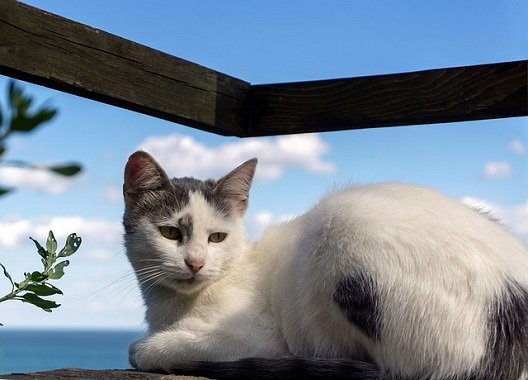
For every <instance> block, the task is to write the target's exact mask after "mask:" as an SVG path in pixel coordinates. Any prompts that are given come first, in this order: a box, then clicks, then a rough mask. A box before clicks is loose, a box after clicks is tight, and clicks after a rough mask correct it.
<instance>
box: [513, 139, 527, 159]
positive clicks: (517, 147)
mask: <svg viewBox="0 0 528 380" xmlns="http://www.w3.org/2000/svg"><path fill="white" fill-rule="evenodd" d="M509 147H510V150H511V151H512V152H513V153H515V154H518V155H523V154H526V144H525V143H524V141H522V140H520V139H513V140H511V141H510V144H509Z"/></svg>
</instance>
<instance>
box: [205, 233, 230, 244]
mask: <svg viewBox="0 0 528 380" xmlns="http://www.w3.org/2000/svg"><path fill="white" fill-rule="evenodd" d="M226 237H227V234H226V233H225V232H213V233H212V234H211V235H209V243H220V242H222V241H224V240H225V238H226Z"/></svg>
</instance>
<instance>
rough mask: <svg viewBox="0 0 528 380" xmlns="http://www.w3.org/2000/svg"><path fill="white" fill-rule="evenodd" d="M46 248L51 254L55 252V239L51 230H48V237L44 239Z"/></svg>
mask: <svg viewBox="0 0 528 380" xmlns="http://www.w3.org/2000/svg"><path fill="white" fill-rule="evenodd" d="M46 249H47V251H48V252H49V253H50V254H51V255H54V254H55V252H57V240H56V239H55V236H54V235H53V232H51V231H50V232H49V234H48V239H47V240H46Z"/></svg>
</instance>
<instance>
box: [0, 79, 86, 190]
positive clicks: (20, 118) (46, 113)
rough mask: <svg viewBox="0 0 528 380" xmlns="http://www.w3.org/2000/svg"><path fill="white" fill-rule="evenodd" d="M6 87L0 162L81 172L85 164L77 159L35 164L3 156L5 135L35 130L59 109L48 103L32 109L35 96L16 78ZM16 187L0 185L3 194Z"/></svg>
mask: <svg viewBox="0 0 528 380" xmlns="http://www.w3.org/2000/svg"><path fill="white" fill-rule="evenodd" d="M7 87H8V88H7V110H6V111H3V110H2V107H1V105H0V164H2V165H4V166H17V167H24V168H29V169H42V170H48V171H51V172H53V173H55V174H58V175H61V176H66V177H71V176H74V175H76V174H77V173H79V172H80V171H81V170H82V168H81V166H80V165H79V164H77V163H65V164H58V165H34V164H30V163H27V162H23V161H6V160H3V159H2V156H4V155H5V153H6V151H7V145H6V139H7V138H8V137H9V136H11V135H13V134H20V133H29V132H33V131H34V130H35V129H37V128H38V127H40V126H41V125H43V124H45V123H47V122H49V121H51V120H53V118H55V116H56V115H57V110H56V109H55V108H51V107H48V106H40V107H38V108H37V109H35V110H33V108H34V107H32V105H33V98H32V97H31V96H29V95H26V94H24V91H23V90H22V88H21V87H20V86H19V85H18V84H17V83H16V82H15V81H10V82H9V83H8V86H7ZM13 190H14V189H13V188H10V187H5V186H0V196H2V195H5V194H8V193H10V192H11V191H13Z"/></svg>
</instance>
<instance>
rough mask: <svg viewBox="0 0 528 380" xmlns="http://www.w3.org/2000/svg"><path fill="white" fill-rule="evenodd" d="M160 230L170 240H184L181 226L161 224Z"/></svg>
mask: <svg viewBox="0 0 528 380" xmlns="http://www.w3.org/2000/svg"><path fill="white" fill-rule="evenodd" d="M159 231H160V232H161V234H162V235H163V237H164V238H166V239H169V240H178V241H181V240H182V233H181V231H180V229H179V228H176V227H172V226H161V227H160V228H159Z"/></svg>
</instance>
